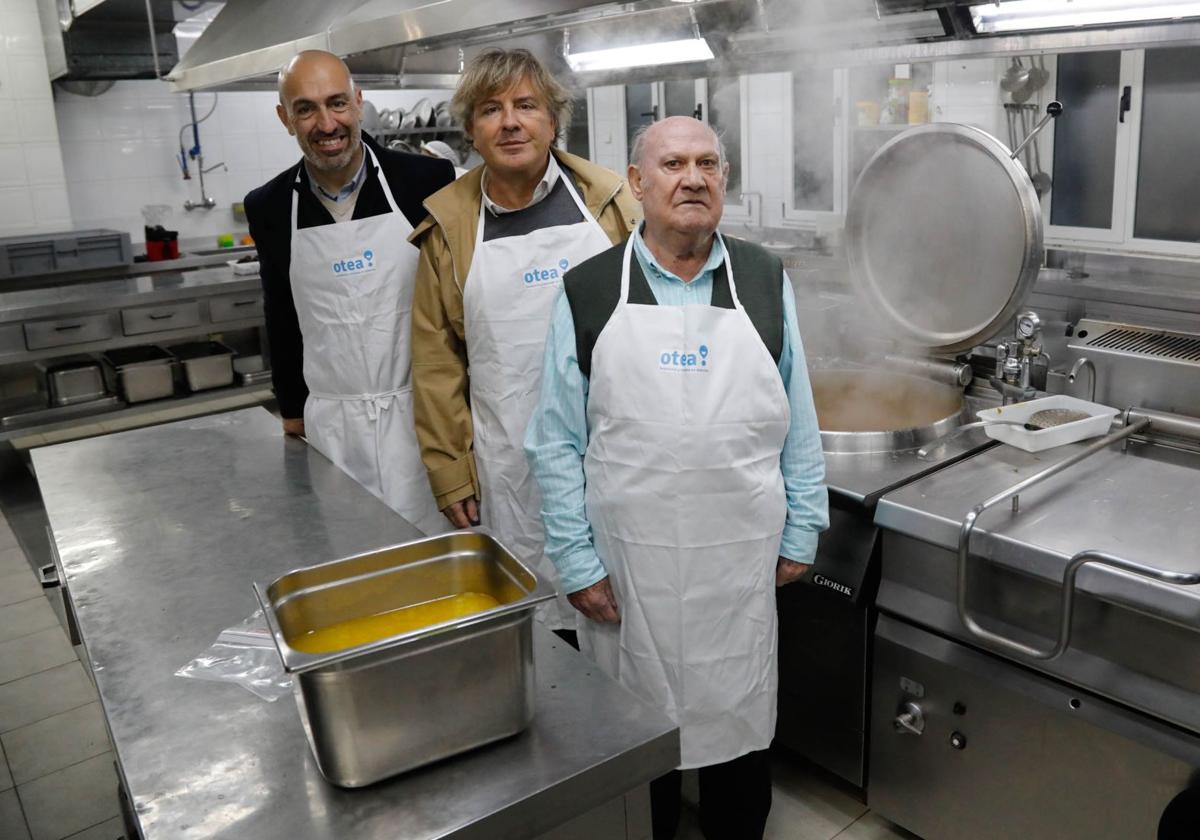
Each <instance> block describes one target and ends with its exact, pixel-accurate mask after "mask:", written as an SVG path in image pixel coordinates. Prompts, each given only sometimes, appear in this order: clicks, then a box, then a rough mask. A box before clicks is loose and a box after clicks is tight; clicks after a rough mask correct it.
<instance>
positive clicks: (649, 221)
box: [629, 117, 728, 240]
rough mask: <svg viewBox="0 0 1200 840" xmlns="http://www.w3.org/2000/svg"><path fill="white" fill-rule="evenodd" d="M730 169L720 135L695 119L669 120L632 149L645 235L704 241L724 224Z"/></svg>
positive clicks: (641, 137) (644, 133) (632, 179)
mask: <svg viewBox="0 0 1200 840" xmlns="http://www.w3.org/2000/svg"><path fill="white" fill-rule="evenodd" d="M727 175H728V167H727V166H726V165H725V156H724V154H723V153H722V151H721V140H720V138H719V137H717V135H716V132H714V131H713V130H712V128H710V127H709V126H707V125H705V124H704V123H702V122H700V120H697V119H693V118H691V117H670V118H668V119H665V120H661V121H660V122H656V123H654V124H652V125H650V126H649V127H648V128H646V129H645V130H644V131H642V132H641V133H640V134H639V135H638V137H637V139H636V141H635V142H634V145H633V155H632V159H631V161H630V163H629V186H630V189H631V190H632V191H633V195H634V198H636V199H637V200H638V201H640V202H641V203H642V210H643V212H644V213H645V217H646V233H647V235H648V236H651V237H658V238H660V239H663V238H667V237H672V238H676V239H678V238H683V239H692V240H698V239H704V238H705V237H708V236H711V235H712V233H713V231H715V230H716V229H717V225H718V224H720V221H721V213H722V212H723V210H724V207H725V180H726V177H727Z"/></svg>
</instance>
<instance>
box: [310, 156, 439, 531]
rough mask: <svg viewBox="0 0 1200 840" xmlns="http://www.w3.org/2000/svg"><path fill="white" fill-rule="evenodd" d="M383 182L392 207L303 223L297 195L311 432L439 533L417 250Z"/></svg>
mask: <svg viewBox="0 0 1200 840" xmlns="http://www.w3.org/2000/svg"><path fill="white" fill-rule="evenodd" d="M364 149H365V150H366V154H367V155H368V157H369V161H368V165H369V166H374V167H376V168H378V161H376V159H375V153H374V152H372V151H371V148H370V147H369V146H364ZM296 181H297V183H298V184H299V183H300V178H299V173H297V177H296ZM379 184H380V186H381V187H383V194H384V195H385V196H386V197H387V201H388V205H389V206H390V207H391V212H390V213H384V214H382V215H379V216H371V217H370V218H366V219H354V220H351V221H346V222H340V223H337V224H331V225H321V226H319V227H309V228H304V229H303V230H300V229H297V227H296V219H297V215H298V207H299V201H298V198H297V197H296V195H295V194H293V195H292V261H291V276H292V295H293V297H294V298H295V301H296V315H297V318H298V320H299V322H300V332H301V333H302V335H303V336H304V381H305V383H306V384H307V385H308V388H309V394H308V401H307V402H306V403H305V405H304V433H305V436H306V437H307V438H308V442H309V443H310V444H311V445H312V446H314V447H316V449H317V450H318V451H319V452H320V453H321V454H322V455H324V456H325V457H326V458H328V459H329V460H330V461H332V462H333V463H335V464H337V465H338V466H339V467H340V468H341V469H342V470H343V471H344V472H346V473H347V474H348V475H350V477H352V478H353V479H354V480H355V481H357V482H358V483H359V484H361V485H362V486H363V487H365V488H367V489H368V490H370V491H371V492H372V493H373V494H375V495H376V496H377V497H379V498H380V499H382V500H383V502H384V503H385V504H387V506H388V507H390V508H392V510H394V511H396V512H397V513H399V514H400V515H401V516H403V517H404V518H405V519H407V520H408V521H409V522H411V523H412V524H413V525H415V526H416V527H417V528H419V529H420V530H421V531H423V532H424V533H426V534H436V533H442V532H444V531H447V530H449V524H448V523H447V522H446V520H445V518H444V517H443V516H442V515H441V513H439V512H438V509H437V504H436V502H435V500H434V497H433V493H432V492H431V491H430V489H429V480H428V479H427V478H426V477H425V467H424V465H423V464H422V462H421V457H420V451H419V449H418V448H417V437H416V432H415V430H414V428H413V415H412V385H411V383H410V381H409V376H410V372H411V342H412V328H411V324H410V322H411V317H412V316H411V313H412V297H413V283H414V281H415V279H416V273H417V256H418V253H419V252H418V250H417V249H416V248H415V247H414V246H412V245H411V244H409V242H408V235H409V234H410V233H411V232H412V225H410V224H409V223H408V220H407V219H406V218H405V217H404V214H403V213H401V212H400V208H399V207H397V206H396V200H395V199H394V198H393V197H392V190H391V187H390V186H389V185H388V182H387V178H385V177H384V175H383V173H382V172H380V173H379Z"/></svg>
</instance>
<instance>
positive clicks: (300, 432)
mask: <svg viewBox="0 0 1200 840" xmlns="http://www.w3.org/2000/svg"><path fill="white" fill-rule="evenodd" d="M283 433H284V434H285V435H291V436H292V437H304V418H303V417H293V418H291V419H288V418H287V417H284V418H283Z"/></svg>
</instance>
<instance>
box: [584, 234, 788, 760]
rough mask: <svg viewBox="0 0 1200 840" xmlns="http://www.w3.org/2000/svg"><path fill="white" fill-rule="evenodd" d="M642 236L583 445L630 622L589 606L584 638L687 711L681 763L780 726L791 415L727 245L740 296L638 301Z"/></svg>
mask: <svg viewBox="0 0 1200 840" xmlns="http://www.w3.org/2000/svg"><path fill="white" fill-rule="evenodd" d="M632 243H633V240H632V238H631V239H630V242H629V244H627V245H626V247H625V262H624V268H623V269H622V272H621V297H620V302H619V303H618V304H617V308H616V309H615V310H614V312H613V314H612V317H611V319H610V320H609V322H608V324H607V325H606V326H605V328H604V330H603V332H601V334H600V336H599V338H598V339H597V341H596V346H595V350H594V353H593V356H592V373H591V383H590V387H589V391H588V407H587V416H588V429H589V432H590V433H589V440H588V448H587V453H586V455H585V457H584V473H585V476H586V478H587V518H588V521H589V522H590V523H591V526H592V533H593V536H594V538H595V541H596V551H597V553H598V554H599V556H600V559H601V560H602V561H603V562H604V565H605V567H606V568H607V570H608V573H609V578H610V581H611V583H612V587H613V591H614V594H615V595H616V599H617V606H618V608H619V610H620V612H621V623H620V624H599V623H596V622H593V621H589V620H586V619H581V620H580V622H579V642H580V647H581V648H582V649H583V651H584V652H585V653H587V654H588V655H589V656H591V657H592V658H593V660H594V661H595V662H596V663H597V664H598V665H599V666H600V668H601V669H602V670H604V671H605V672H606V673H607V674H609V675H610V676H612V677H614V678H615V679H616V680H618V681H619V682H620V683H621V684H622V685H624V686H625V687H627V688H629V689H630V690H631V691H633V692H634V693H635V694H637V695H638V696H639V697H641V698H643V699H645V700H646V701H648V702H650V703H651V704H653V705H655V706H657V707H659V708H662V709H664V710H666V712H667V713H668V714H669V715H670V716H671V718H672V719H673V720H674V721H675V722H676V723H677V724H678V725H679V728H680V738H681V745H680V751H681V758H682V764H681V765H680V766H681V767H682V768H689V767H703V766H707V765H710V764H718V763H721V762H725V761H730V760H732V759H734V758H737V757H738V756H741V755H744V754H746V753H748V752H751V751H753V750H760V749H765V748H766V747H767V746H769V745H770V743H771V739H772V737H773V736H774V734H775V701H776V687H777V684H778V675H777V667H776V618H775V566H776V561H777V558H778V555H779V543H780V539H781V537H782V534H783V526H784V522H785V519H786V517H787V499H786V497H785V495H784V487H783V475H782V473H781V471H780V468H779V458H780V454H781V452H782V450H783V444H784V439H785V438H786V437H787V432H788V424H789V422H790V419H791V414H790V411H789V408H788V401H787V394H786V392H785V391H784V387H783V381H782V379H781V377H780V376H779V369H778V367H777V366H776V364H775V361H774V359H772V358H771V354H770V352H769V351H768V350H767V348H766V346H765V345H764V344H763V342H762V339H761V338H760V337H759V334H758V332H757V331H756V330H755V328H754V325H753V324H752V323H751V321H750V318H749V317H748V316H747V315H746V313H745V310H744V309H742V305H741V303H740V302H739V301H738V297H737V289H736V288H735V286H734V279H733V265H732V264H731V262H730V260H729V258H728V256H726V262H725V266H726V270H727V273H728V278H729V291H730V294H731V296H732V298H733V303H734V307H735V308H733V309H722V308H718V307H714V306H703V305H689V306H649V305H642V304H632V303H629V302H628V300H629V260H630V258H631V254H632V250H633V244H632ZM726 254H728V251H726Z"/></svg>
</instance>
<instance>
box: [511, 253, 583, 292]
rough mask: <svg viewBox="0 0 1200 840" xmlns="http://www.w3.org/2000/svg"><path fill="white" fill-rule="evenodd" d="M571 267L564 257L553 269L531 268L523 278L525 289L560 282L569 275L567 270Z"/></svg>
mask: <svg viewBox="0 0 1200 840" xmlns="http://www.w3.org/2000/svg"><path fill="white" fill-rule="evenodd" d="M570 267H571V261H570V260H568V259H567V258H566V257H563V258H562V259H561V260H559V261H558V265H557V266H554V267H551V268H531V269H529V271H526V272H525V275H524V276H523V277H522V278H521V279H522V280H524V281H525V288H527V289H532V288H537V287H539V286H546V285H548V284H551V283H553V282H555V281H556V280H558V279H559V278H560V277H562V276H563V275H564V274H566V273H567V269H568V268H570Z"/></svg>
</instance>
